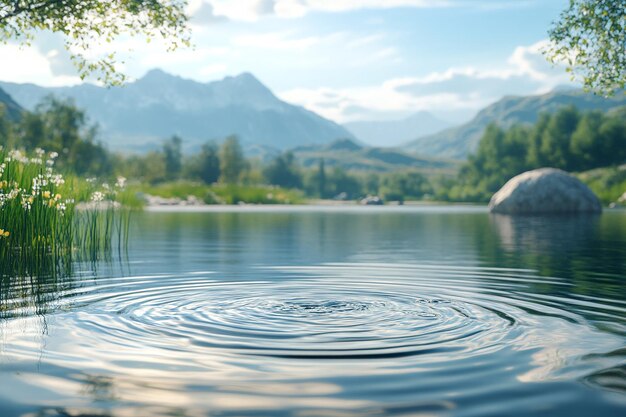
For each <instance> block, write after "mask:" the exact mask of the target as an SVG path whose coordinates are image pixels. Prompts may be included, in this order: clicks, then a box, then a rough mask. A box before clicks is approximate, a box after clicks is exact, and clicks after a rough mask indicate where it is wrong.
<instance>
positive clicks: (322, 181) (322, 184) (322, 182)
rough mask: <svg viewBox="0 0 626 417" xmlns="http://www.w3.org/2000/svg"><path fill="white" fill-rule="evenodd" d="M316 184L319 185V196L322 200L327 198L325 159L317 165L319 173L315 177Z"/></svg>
mask: <svg viewBox="0 0 626 417" xmlns="http://www.w3.org/2000/svg"><path fill="white" fill-rule="evenodd" d="M315 182H316V183H317V184H316V185H317V194H318V195H319V197H320V198H325V197H327V193H326V165H325V162H324V158H322V159H320V161H319V163H318V165H317V173H316V175H315Z"/></svg>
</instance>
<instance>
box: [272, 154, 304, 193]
mask: <svg viewBox="0 0 626 417" xmlns="http://www.w3.org/2000/svg"><path fill="white" fill-rule="evenodd" d="M263 176H264V177H265V179H266V180H267V181H268V182H269V183H270V184H272V185H278V186H280V187H285V188H300V187H302V175H301V174H300V172H299V170H298V167H297V165H296V162H295V158H294V156H293V153H291V152H287V153H285V154H283V155H279V156H277V157H276V158H274V160H273V161H272V162H271V163H270V164H269V165H268V166H267V167H265V169H264V170H263Z"/></svg>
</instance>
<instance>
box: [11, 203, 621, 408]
mask: <svg viewBox="0 0 626 417" xmlns="http://www.w3.org/2000/svg"><path fill="white" fill-rule="evenodd" d="M74 272H75V273H74V274H73V276H71V277H56V278H45V277H39V278H34V279H11V280H9V279H4V280H3V281H2V283H1V286H0V415H1V416H502V415H507V416H529V415H542V416H543V415H545V416H623V415H626V343H625V342H626V297H625V295H626V285H625V282H624V280H625V277H626V212H619V211H618V212H606V213H605V214H603V215H602V216H593V217H589V216H584V217H576V216H575V217H521V218H512V217H507V216H493V215H489V214H488V213H487V212H486V210H485V209H484V208H472V207H466V208H458V207H421V208H412V207H397V208H391V207H384V208H314V207H305V208H281V209H267V208H256V209H250V208H245V209H217V210H212V211H209V212H189V213H175V212H153V213H143V214H141V215H138V216H137V217H136V218H135V220H134V224H133V230H132V238H131V242H130V247H129V251H128V256H127V257H123V259H122V260H113V261H110V262H99V263H96V264H77V265H76V266H75V269H74Z"/></svg>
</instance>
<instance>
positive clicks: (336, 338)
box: [74, 266, 521, 359]
mask: <svg viewBox="0 0 626 417" xmlns="http://www.w3.org/2000/svg"><path fill="white" fill-rule="evenodd" d="M368 268H369V270H370V273H369V274H370V276H369V277H367V276H365V275H362V279H361V280H359V281H350V280H345V279H342V280H334V279H333V277H332V275H336V271H335V274H333V271H332V269H336V268H329V267H327V268H326V269H325V272H327V273H331V277H324V276H317V277H308V276H307V274H306V273H304V271H299V272H300V274H301V276H300V277H299V278H298V279H286V280H280V279H276V280H273V281H240V282H223V281H216V280H213V279H211V278H212V277H206V278H204V279H202V278H197V277H194V278H191V279H190V277H166V278H163V279H154V280H153V281H151V282H149V285H146V283H145V282H144V283H142V288H138V289H136V290H129V291H125V292H121V293H117V294H108V293H107V294H106V295H104V296H103V295H101V294H85V295H83V296H79V297H77V298H76V299H75V300H74V301H76V302H80V303H85V304H86V305H89V308H88V313H85V314H83V315H81V326H83V327H84V326H88V327H92V328H93V330H96V333H97V334H104V335H106V336H107V337H109V338H116V337H118V338H122V339H125V338H127V335H128V334H132V335H133V338H134V339H135V341H137V340H138V339H141V340H142V341H143V342H145V343H150V340H153V339H154V338H155V337H158V336H162V337H163V338H165V339H169V340H181V339H184V340H186V341H187V342H188V343H189V344H191V345H194V346H198V347H205V348H207V347H210V348H221V349H228V350H230V351H233V350H235V351H239V352H240V353H242V354H247V355H264V356H277V357H285V358H287V357H294V358H296V357H298V358H329V359H330V358H337V359H351V358H353V359H358V358H364V357H367V358H376V357H398V356H411V355H420V354H434V353H445V352H452V351H466V352H471V351H476V350H478V349H485V348H489V347H494V346H496V345H497V344H498V343H499V342H501V341H502V340H503V339H505V338H507V337H513V336H510V334H509V333H510V332H511V330H513V329H514V328H515V327H516V325H518V324H519V322H520V321H521V320H520V318H517V317H516V316H520V314H521V312H520V311H519V310H516V309H514V308H512V307H511V306H510V305H504V304H502V305H501V304H499V303H498V302H497V300H490V302H489V303H484V304H483V303H481V297H480V296H479V297H477V296H476V294H471V293H469V292H467V290H468V288H465V290H464V291H465V292H464V293H460V292H459V291H458V289H457V290H445V289H441V288H440V285H439V284H438V285H437V287H433V283H432V282H430V283H429V282H426V281H422V282H420V283H418V284H413V283H410V282H402V281H399V282H395V283H394V282H393V281H391V282H390V281H389V280H387V281H386V282H384V283H383V282H377V281H375V280H372V278H375V276H376V274H377V271H376V268H375V267H374V266H368ZM340 270H341V268H340ZM320 271H322V269H319V268H318V269H317V270H314V271H308V272H316V273H318V275H319V272H320ZM265 272H266V273H267V272H268V271H265ZM274 272H275V273H278V274H280V273H281V271H280V269H275V270H274ZM364 272H365V271H364ZM380 272H381V271H378V273H380ZM385 272H386V273H389V268H386V271H385ZM396 272H404V273H406V272H407V271H396ZM415 272H416V270H415V269H413V270H412V271H411V273H412V274H413V275H414V274H415ZM372 274H373V276H372ZM470 300H471V301H470ZM111 317H115V320H114V321H112V320H111ZM122 341H123V340H122ZM122 341H121V342H122Z"/></svg>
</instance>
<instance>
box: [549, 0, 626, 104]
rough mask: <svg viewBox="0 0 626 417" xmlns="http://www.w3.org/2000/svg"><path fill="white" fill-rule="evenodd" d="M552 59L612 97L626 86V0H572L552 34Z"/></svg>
mask: <svg viewBox="0 0 626 417" xmlns="http://www.w3.org/2000/svg"><path fill="white" fill-rule="evenodd" d="M549 35H550V40H551V41H552V45H551V47H550V48H549V49H548V50H547V54H548V58H549V59H550V60H552V61H553V62H562V61H564V62H566V63H567V65H568V71H570V72H572V73H573V77H574V78H576V79H579V80H580V81H582V83H583V84H584V85H585V86H586V87H588V88H591V89H594V90H597V91H600V92H603V93H612V92H614V91H615V90H616V89H619V88H624V86H625V84H626V7H625V6H624V1H623V0H570V3H569V7H568V8H567V9H566V10H565V11H563V13H562V14H561V16H560V19H559V21H558V22H556V23H555V24H554V26H553V27H552V29H551V30H550V32H549Z"/></svg>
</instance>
